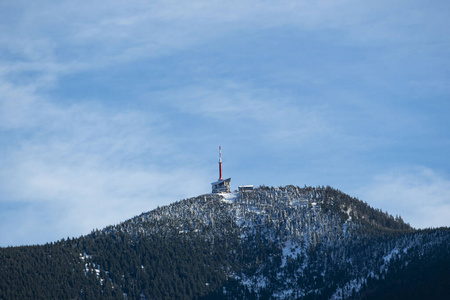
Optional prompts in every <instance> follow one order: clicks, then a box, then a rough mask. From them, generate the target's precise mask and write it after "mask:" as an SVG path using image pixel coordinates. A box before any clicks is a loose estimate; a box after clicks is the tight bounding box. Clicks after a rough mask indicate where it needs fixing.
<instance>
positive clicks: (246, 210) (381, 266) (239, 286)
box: [0, 186, 450, 299]
mask: <svg viewBox="0 0 450 300" xmlns="http://www.w3.org/2000/svg"><path fill="white" fill-rule="evenodd" d="M449 257H450V230H449V229H448V228H439V229H428V230H414V229H413V228H411V227H410V226H409V225H408V224H407V223H405V222H404V221H403V220H402V218H401V217H399V216H396V217H394V216H391V215H389V214H388V213H387V212H383V211H381V210H379V209H374V208H371V207H370V206H369V205H368V204H367V203H365V202H363V201H360V200H359V199H356V198H352V197H350V196H349V195H346V194H344V193H342V192H340V191H338V190H335V189H333V188H330V187H316V188H313V187H304V188H299V187H295V186H286V187H278V188H274V187H271V188H269V187H265V186H262V187H259V188H257V189H255V190H253V191H246V192H235V193H232V194H227V195H220V194H207V195H202V196H198V197H195V198H190V199H185V200H182V201H178V202H176V203H173V204H171V205H168V206H164V207H160V208H157V209H155V210H153V211H150V212H147V213H143V214H141V215H139V216H136V217H134V218H132V219H130V220H127V221H125V222H123V223H121V224H118V225H113V226H109V227H106V228H104V229H102V230H95V231H93V232H92V233H91V234H89V235H86V236H82V237H79V238H73V239H71V238H67V239H63V240H60V241H58V242H55V243H49V244H45V245H35V246H23V247H8V248H0V299H448V295H449V294H450V259H449Z"/></svg>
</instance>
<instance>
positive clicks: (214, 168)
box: [0, 0, 450, 247]
mask: <svg viewBox="0 0 450 300" xmlns="http://www.w3.org/2000/svg"><path fill="white" fill-rule="evenodd" d="M449 49H450V2H449V1H446V0H444V1H434V0H431V1H416V0H408V1H406V0H405V1H398V0H389V1H385V0H380V1H353V0H330V1H328V0H325V1H322V0H319V1H302V0H299V1H285V0H281V1H246V0H239V1H233V0H229V1H214V0H210V1H197V0H192V1H171V0H166V1H157V0H155V1H150V0H146V1H144V0H136V1H119V0H110V1H108V3H107V4H106V3H105V2H104V1H99V0H89V1H85V0H80V1H64V0H62V1H48V0H40V1H21V0H13V1H12V0H11V1H10V0H3V1H1V2H0V246H1V247H6V246H18V245H31V244H44V243H47V242H52V241H57V240H60V239H62V238H67V237H78V236H81V235H84V234H88V233H90V232H91V231H92V230H93V229H101V228H104V227H106V226H108V225H112V224H118V223H120V222H122V221H125V220H127V219H129V218H132V217H133V216H136V215H139V214H141V213H142V212H147V211H150V210H152V209H155V208H157V207H158V206H163V205H167V204H170V203H173V202H175V201H178V200H181V199H185V198H190V197H194V196H197V195H200V194H205V193H209V192H210V191H211V182H214V181H216V180H217V178H218V147H219V146H222V158H223V172H224V176H225V177H231V184H232V188H233V189H236V188H237V186H238V185H246V184H253V185H255V186H259V185H266V186H285V185H288V184H293V185H297V186H300V187H303V186H305V185H307V186H328V185H329V186H331V187H334V188H336V189H339V190H341V191H342V192H344V193H347V194H349V195H351V196H353V197H357V198H358V199H361V200H363V201H365V202H367V203H368V204H369V205H370V206H372V207H375V208H379V209H382V210H383V211H388V212H389V213H390V214H392V215H394V216H395V215H400V216H401V217H402V218H403V219H404V220H405V222H407V223H409V224H411V226H413V227H415V228H427V227H440V226H450V158H449V157H450V156H449V154H448V153H449V149H450V121H449V120H450V118H449V113H450V72H449V71H450V51H449Z"/></svg>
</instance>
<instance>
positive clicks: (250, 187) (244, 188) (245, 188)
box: [238, 185, 253, 192]
mask: <svg viewBox="0 0 450 300" xmlns="http://www.w3.org/2000/svg"><path fill="white" fill-rule="evenodd" d="M238 189H239V192H248V191H253V185H240V186H238Z"/></svg>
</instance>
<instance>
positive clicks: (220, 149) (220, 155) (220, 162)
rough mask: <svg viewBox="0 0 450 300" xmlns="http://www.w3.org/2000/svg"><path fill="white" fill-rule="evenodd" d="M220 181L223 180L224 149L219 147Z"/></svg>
mask: <svg viewBox="0 0 450 300" xmlns="http://www.w3.org/2000/svg"><path fill="white" fill-rule="evenodd" d="M219 180H223V178H222V147H220V146H219Z"/></svg>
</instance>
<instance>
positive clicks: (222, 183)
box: [211, 146, 231, 194]
mask: <svg viewBox="0 0 450 300" xmlns="http://www.w3.org/2000/svg"><path fill="white" fill-rule="evenodd" d="M211 187H212V193H215V194H217V193H229V192H230V190H231V178H227V179H223V178H222V148H221V147H220V146H219V180H217V181H216V182H213V183H211Z"/></svg>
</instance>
